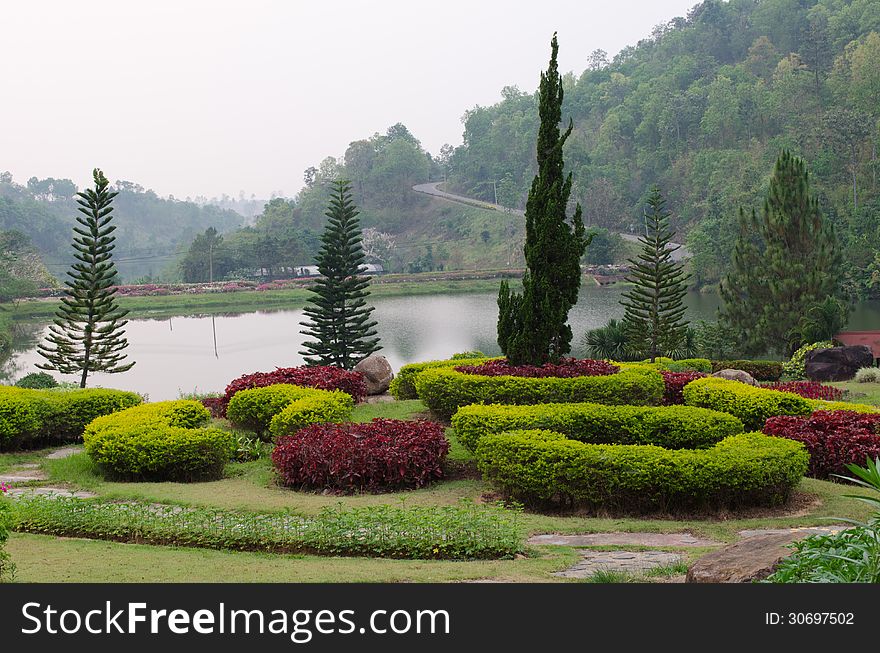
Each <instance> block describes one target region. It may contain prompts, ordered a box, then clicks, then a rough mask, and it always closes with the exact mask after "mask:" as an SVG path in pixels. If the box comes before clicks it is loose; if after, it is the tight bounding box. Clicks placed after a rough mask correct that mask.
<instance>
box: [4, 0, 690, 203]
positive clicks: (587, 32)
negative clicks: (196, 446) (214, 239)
mask: <svg viewBox="0 0 880 653" xmlns="http://www.w3.org/2000/svg"><path fill="white" fill-rule="evenodd" d="M696 2H697V0H616V1H614V2H600V1H593V0H581V1H576V0H569V1H562V0H541V1H540V2H535V1H531V2H524V1H521V0H504V1H502V0H490V1H480V0H477V1H475V0H469V1H462V0H446V1H445V2H433V3H427V2H414V1H412V0H409V1H404V0H375V1H373V2H355V1H353V0H336V1H335V2H326V1H320V0H312V1H310V2H301V1H294V0H288V1H286V2H284V1H281V0H278V1H269V0H241V1H239V2H229V1H225V0H210V1H207V0H206V1H202V0H170V1H169V0H140V1H135V0H126V1H124V2H123V1H120V0H116V1H115V2H111V1H98V0H75V1H71V0H63V1H62V0H59V1H55V2H50V1H47V0H7V1H6V2H4V3H3V8H2V11H0V24H2V37H0V83H2V88H3V96H2V101H0V171H2V170H9V171H11V172H12V173H13V174H14V176H15V178H16V180H17V181H18V182H20V183H23V182H24V181H25V180H27V179H28V178H29V177H31V176H34V175H36V176H38V177H69V178H71V179H73V180H74V181H75V182H76V183H77V184H80V185H82V184H83V183H85V182H87V181H88V179H89V177H90V172H91V169H92V168H93V167H95V166H98V167H101V168H103V169H104V171H105V173H106V174H107V176H108V177H109V178H110V179H111V180H115V179H127V180H131V181H136V182H138V183H140V184H142V185H143V186H145V187H148V188H152V189H154V190H155V191H156V192H157V193H159V194H160V195H167V194H173V195H174V196H175V197H178V198H183V197H186V196H193V197H194V196H197V195H205V196H208V197H210V196H214V195H218V196H219V195H221V194H222V193H228V194H230V195H237V194H238V192H239V191H240V190H244V191H245V192H246V193H247V195H250V194H251V193H256V195H257V197H268V195H269V194H270V193H271V192H272V191H279V190H281V191H284V193H285V194H287V195H293V194H294V193H295V192H296V191H297V190H298V189H299V188H300V187H301V186H302V176H303V170H304V169H305V168H307V167H308V166H310V165H317V164H318V163H319V162H320V161H321V159H323V158H324V157H325V156H328V155H333V156H341V155H342V153H343V152H344V151H345V148H346V147H347V146H348V144H349V143H350V142H351V141H353V140H357V139H360V138H365V137H369V136H371V135H372V134H373V133H375V132H377V131H384V130H385V129H386V128H387V127H388V126H389V125H392V124H394V123H396V122H402V123H404V124H405V125H406V126H407V127H409V129H410V130H411V131H412V132H413V133H414V134H415V136H416V137H417V138H419V139H420V140H421V141H422V144H423V145H424V146H425V148H426V149H428V151H430V152H432V153H434V154H436V153H437V152H438V151H439V149H440V146H441V145H442V144H443V143H447V142H448V143H452V144H453V145H458V144H460V143H461V134H462V124H461V116H462V115H463V114H464V112H465V111H466V110H467V109H469V108H472V107H473V106H474V105H477V104H480V105H488V104H493V103H494V102H496V101H497V100H499V99H500V91H501V88H502V87H503V86H506V85H508V84H511V85H513V84H515V85H517V86H519V87H520V88H521V89H523V90H526V91H529V92H531V91H534V90H535V88H536V87H537V85H538V79H539V73H540V71H541V70H542V69H543V68H545V67H546V64H547V60H548V59H549V52H550V49H549V42H550V37H551V36H552V33H553V31H554V30H556V31H558V33H559V43H560V53H559V67H560V70H561V71H563V72H566V71H569V70H572V71H575V72H576V73H580V72H581V71H583V70H584V68H585V67H586V60H587V55H588V54H589V53H590V52H592V51H593V50H595V49H596V48H602V49H603V50H606V51H607V52H608V53H609V57H610V56H612V55H614V54H615V53H616V52H618V51H619V50H620V49H621V48H623V47H625V46H627V45H634V44H635V43H636V42H637V41H638V40H639V39H641V38H645V37H646V36H648V35H649V34H650V31H651V28H652V27H653V26H654V25H656V24H657V23H660V22H666V21H668V20H669V19H671V18H673V17H675V16H684V15H685V14H686V13H687V10H688V8H689V7H691V6H692V5H694V4H696Z"/></svg>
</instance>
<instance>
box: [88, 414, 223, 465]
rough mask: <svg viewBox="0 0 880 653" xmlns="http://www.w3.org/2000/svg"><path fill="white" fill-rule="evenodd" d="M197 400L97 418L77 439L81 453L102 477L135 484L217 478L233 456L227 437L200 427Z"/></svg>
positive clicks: (207, 416) (203, 419)
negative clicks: (99, 470) (87, 455)
mask: <svg viewBox="0 0 880 653" xmlns="http://www.w3.org/2000/svg"><path fill="white" fill-rule="evenodd" d="M210 417H211V415H210V413H209V412H208V410H207V409H206V408H205V407H204V406H202V405H201V404H200V403H199V402H197V401H191V400H186V399H183V400H178V401H163V402H159V403H155V404H144V405H141V406H136V407H134V408H129V409H127V410H123V411H121V412H119V413H114V414H112V415H107V416H104V417H99V418H97V419H96V420H94V421H93V422H92V423H91V424H89V425H88V426H87V427H86V430H85V433H84V434H83V441H84V442H85V449H86V452H87V453H88V454H89V456H91V458H92V460H94V461H95V463H96V464H97V465H98V467H100V468H101V470H102V471H103V472H104V473H105V474H106V475H107V476H108V477H111V478H114V479H120V480H137V481H184V482H186V481H196V480H211V479H217V478H220V476H221V475H222V473H223V467H224V466H225V465H226V463H227V462H229V460H230V458H231V457H232V454H233V453H234V451H235V439H234V437H233V436H232V434H231V433H228V432H226V431H221V430H220V429H215V428H204V425H206V424H207V423H208V420H209V419H210Z"/></svg>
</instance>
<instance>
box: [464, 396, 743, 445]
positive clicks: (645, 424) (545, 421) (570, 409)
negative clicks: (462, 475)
mask: <svg viewBox="0 0 880 653" xmlns="http://www.w3.org/2000/svg"><path fill="white" fill-rule="evenodd" d="M452 427H453V428H454V429H455V433H456V435H457V436H458V440H459V442H461V443H462V444H463V445H464V446H466V447H467V448H468V449H470V450H471V451H473V450H474V449H476V447H477V444H478V443H479V441H480V439H481V438H482V437H483V436H485V435H487V434H489V433H502V432H504V431H513V430H518V429H545V430H550V431H555V432H557V433H562V434H564V435H565V436H566V437H568V438H571V439H572V440H578V441H580V442H588V443H591V444H601V443H607V444H654V445H657V446H660V447H665V448H667V449H699V448H703V447H710V446H712V445H713V444H715V443H716V442H719V441H721V440H723V439H724V438H726V437H728V436H730V435H735V434H737V433H742V432H743V425H742V422H740V421H739V420H738V419H737V418H736V417H734V416H733V415H728V414H726V413H719V412H717V411H714V410H708V409H706V408H696V407H694V406H607V405H603V404H539V405H536V406H502V405H489V406H484V405H480V404H475V405H472V406H462V407H461V408H459V409H458V411H457V412H456V413H455V415H453V416H452Z"/></svg>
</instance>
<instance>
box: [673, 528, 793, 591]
mask: <svg viewBox="0 0 880 653" xmlns="http://www.w3.org/2000/svg"><path fill="white" fill-rule="evenodd" d="M803 536H804V535H803V534H802V533H799V532H797V531H791V532H787V533H773V534H770V535H756V536H754V537H748V538H746V539H744V540H741V541H739V542H737V543H736V544H731V545H730V546H726V547H724V548H723V549H720V550H718V551H715V552H713V553H708V554H706V555H704V556H703V557H702V558H699V559H698V560H697V561H696V562H694V564H692V565H691V566H690V568H689V569H688V573H687V581H686V582H688V583H750V582H752V581H753V580H762V579H764V578H767V576H769V575H770V574H772V573H773V571H774V570H775V569H776V565H778V564H779V561H780V560H782V559H783V558H787V557H788V556H790V555H791V554H792V550H791V549H790V548H788V545H789V544H791V543H792V542H794V541H795V540H796V539H798V538H800V537H803Z"/></svg>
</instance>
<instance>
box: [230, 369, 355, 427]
mask: <svg viewBox="0 0 880 653" xmlns="http://www.w3.org/2000/svg"><path fill="white" fill-rule="evenodd" d="M353 407H354V401H353V400H352V397H351V395H349V394H348V393H346V392H342V391H341V390H317V389H315V388H306V387H303V386H299V385H291V384H288V383H279V384H276V385H270V386H266V387H261V388H251V389H249V390H241V391H239V392H237V393H235V395H234V396H233V397H232V399H231V400H230V402H229V406H228V408H227V410H226V416H227V417H228V418H229V421H230V422H232V424H233V425H235V426H237V427H240V428H244V429H248V430H251V431H254V432H255V433H256V434H257V435H258V436H259V437H261V438H263V439H268V438H270V437H271V438H275V439H277V438H279V437H281V436H284V435H292V434H293V433H296V432H297V431H299V430H300V429H301V428H304V427H306V426H308V425H309V424H318V423H322V422H344V421H347V420H348V419H349V418H350V417H351V411H352V408H353Z"/></svg>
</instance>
